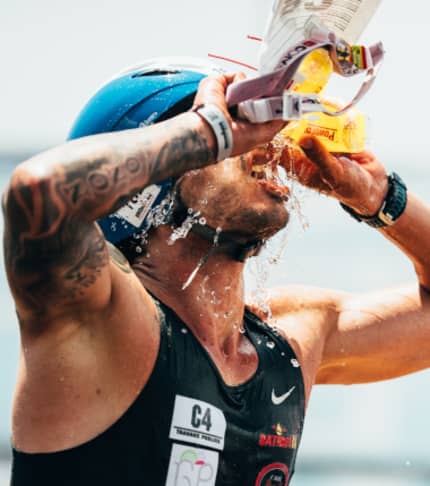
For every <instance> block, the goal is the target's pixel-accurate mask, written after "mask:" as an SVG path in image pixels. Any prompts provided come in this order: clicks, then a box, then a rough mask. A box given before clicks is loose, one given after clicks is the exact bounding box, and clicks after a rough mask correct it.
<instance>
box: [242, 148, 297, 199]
mask: <svg viewBox="0 0 430 486" xmlns="http://www.w3.org/2000/svg"><path fill="white" fill-rule="evenodd" d="M279 160H280V157H276V154H274V153H273V149H272V147H270V146H264V147H259V148H257V149H255V150H253V151H252V152H250V153H249V154H247V156H246V171H247V173H248V174H249V175H250V176H251V177H253V178H254V179H256V180H257V182H258V184H259V185H260V186H261V187H262V188H263V189H264V190H265V191H266V192H268V193H269V194H270V195H271V196H273V197H274V198H276V199H278V200H280V201H283V202H286V201H288V199H289V197H290V189H289V188H288V186H287V185H286V178H287V176H286V171H285V169H284V168H283V167H281V166H280V165H279Z"/></svg>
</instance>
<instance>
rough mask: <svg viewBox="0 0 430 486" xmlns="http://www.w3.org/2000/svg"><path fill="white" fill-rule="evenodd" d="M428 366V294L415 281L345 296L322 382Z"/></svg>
mask: <svg viewBox="0 0 430 486" xmlns="http://www.w3.org/2000/svg"><path fill="white" fill-rule="evenodd" d="M429 366H430V295H429V294H428V292H427V291H426V290H423V289H422V288H420V287H419V286H417V285H416V284H413V285H410V286H405V287H401V288H396V289H387V290H383V291H379V292H375V293H369V294H364V295H355V296H348V297H346V298H345V299H343V300H342V302H341V304H340V309H339V313H338V318H337V320H336V321H335V322H334V324H333V326H332V329H331V332H330V333H328V335H327V338H326V341H325V346H324V352H323V359H322V363H321V366H320V369H319V372H318V375H317V382H318V383H345V384H347V383H365V382H371V381H379V380H385V379H389V378H394V377H398V376H401V375H404V374H407V373H412V372H414V371H418V370H421V369H424V368H427V367H429Z"/></svg>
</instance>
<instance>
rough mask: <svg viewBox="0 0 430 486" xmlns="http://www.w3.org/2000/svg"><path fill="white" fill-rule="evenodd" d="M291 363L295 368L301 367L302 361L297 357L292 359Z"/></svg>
mask: <svg viewBox="0 0 430 486" xmlns="http://www.w3.org/2000/svg"><path fill="white" fill-rule="evenodd" d="M291 364H292V365H293V367H294V368H300V363H299V362H298V361H297V360H296V359H295V358H293V359H292V360H291Z"/></svg>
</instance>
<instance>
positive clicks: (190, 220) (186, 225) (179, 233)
mask: <svg viewBox="0 0 430 486" xmlns="http://www.w3.org/2000/svg"><path fill="white" fill-rule="evenodd" d="M187 213H188V216H187V217H186V218H185V220H184V221H183V222H182V224H181V225H180V226H178V227H177V228H175V229H174V230H173V232H172V234H171V235H170V237H169V239H168V240H167V244H168V245H173V244H174V243H175V241H177V240H179V239H183V238H186V237H187V236H188V233H189V232H190V231H191V229H192V227H193V225H195V224H197V223H198V221H199V219H200V214H201V213H200V211H196V212H194V209H192V208H188V210H187Z"/></svg>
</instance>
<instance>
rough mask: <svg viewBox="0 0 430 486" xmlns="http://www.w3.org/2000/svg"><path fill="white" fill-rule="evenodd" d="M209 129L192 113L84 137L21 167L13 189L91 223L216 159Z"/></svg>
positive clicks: (14, 178) (56, 209)
mask: <svg viewBox="0 0 430 486" xmlns="http://www.w3.org/2000/svg"><path fill="white" fill-rule="evenodd" d="M214 144H215V141H214V137H213V134H212V132H211V129H210V128H209V127H208V126H207V125H206V124H205V123H204V122H203V121H202V120H201V119H200V117H199V116H198V115H196V114H194V113H186V114H183V115H180V116H178V117H176V118H174V119H173V120H169V121H167V122H163V123H160V124H157V125H154V126H151V127H145V128H142V129H136V130H127V131H124V132H118V133H110V134H103V135H97V136H93V137H86V138H83V139H80V140H76V141H73V142H69V143H67V144H64V145H61V146H59V147H57V148H55V149H53V150H50V151H47V152H44V153H42V154H39V155H37V156H36V157H34V158H32V159H30V160H28V161H26V162H24V163H23V164H21V165H20V166H19V167H18V169H17V170H16V171H15V173H14V176H13V177H12V180H11V188H12V190H14V189H15V190H16V189H19V188H26V189H27V191H28V192H27V194H26V197H30V198H33V199H34V200H37V199H38V198H39V197H42V198H44V199H49V203H50V204H45V205H44V208H45V210H46V209H47V208H49V207H50V206H52V205H53V206H55V212H56V213H57V214H59V215H61V214H63V215H64V216H66V215H67V216H68V217H77V218H83V219H85V220H86V221H94V220H97V219H98V218H100V217H101V216H104V215H106V214H109V213H111V212H113V211H115V210H116V209H118V208H119V207H121V206H122V205H123V204H124V203H125V202H126V201H127V200H128V199H129V198H131V197H132V196H133V195H134V194H135V193H136V192H138V191H139V190H141V189H143V188H144V187H146V186H148V185H150V184H153V183H155V182H158V181H161V180H164V179H167V178H169V177H177V176H180V175H181V174H183V173H184V172H185V171H187V170H190V169H196V168H199V167H202V166H205V165H208V164H209V163H211V162H213V161H214V158H213V157H214V156H213V153H214Z"/></svg>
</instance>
